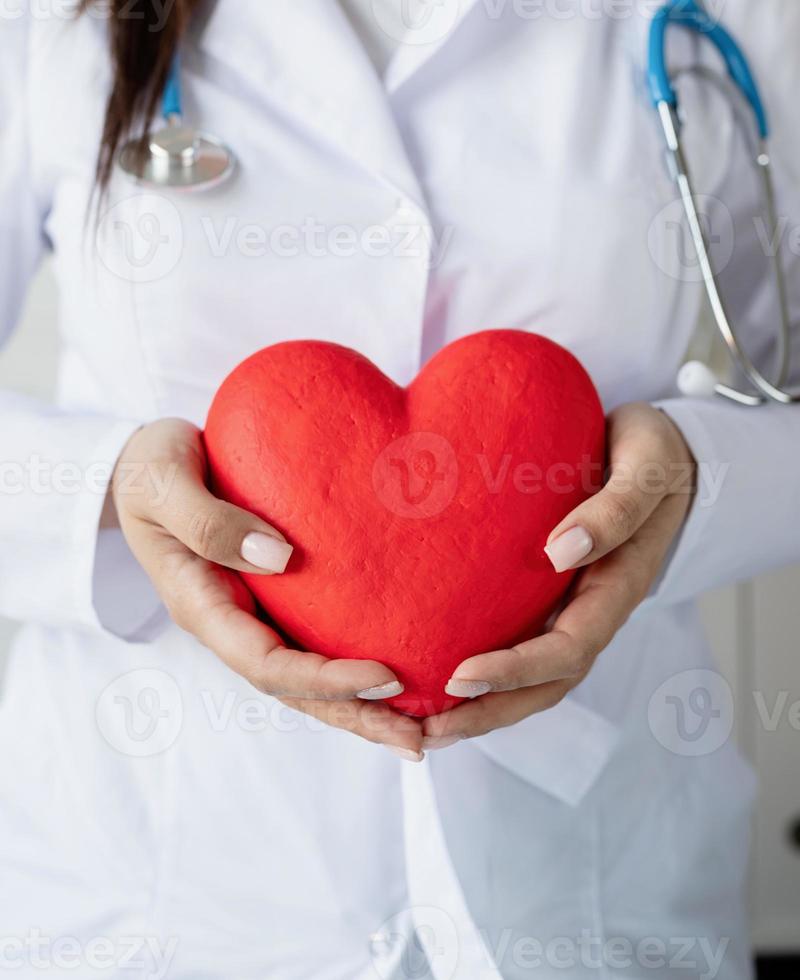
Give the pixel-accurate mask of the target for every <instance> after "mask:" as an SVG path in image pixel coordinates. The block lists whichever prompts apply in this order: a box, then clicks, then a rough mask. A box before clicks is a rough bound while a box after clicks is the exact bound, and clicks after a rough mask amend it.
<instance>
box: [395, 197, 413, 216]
mask: <svg viewBox="0 0 800 980" xmlns="http://www.w3.org/2000/svg"><path fill="white" fill-rule="evenodd" d="M416 213H417V209H416V208H415V207H414V205H413V204H411V203H410V202H409V201H407V200H406V199H405V198H404V197H398V199H397V204H396V208H395V214H396V215H397V217H398V218H413V217H414V215H415V214H416Z"/></svg>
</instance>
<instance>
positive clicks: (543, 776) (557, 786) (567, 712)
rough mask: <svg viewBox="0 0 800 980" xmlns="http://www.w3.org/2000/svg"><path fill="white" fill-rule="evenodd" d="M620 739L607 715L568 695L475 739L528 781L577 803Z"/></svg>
mask: <svg viewBox="0 0 800 980" xmlns="http://www.w3.org/2000/svg"><path fill="white" fill-rule="evenodd" d="M618 740H619V731H618V729H617V727H616V726H615V725H613V724H612V723H611V722H610V721H608V720H607V719H606V718H604V717H602V715H599V714H598V713H597V712H595V711H592V710H591V709H590V708H587V707H585V706H584V705H582V704H581V703H580V702H579V701H577V700H576V699H575V698H574V697H566V698H564V700H563V701H561V703H560V704H558V705H556V706H555V707H554V708H550V709H549V710H548V711H543V712H539V713H537V714H534V715H529V716H528V717H527V718H525V719H523V720H522V721H520V722H518V723H517V724H516V725H513V726H510V727H508V728H498V729H496V730H495V731H493V732H490V733H489V734H488V735H483V736H481V737H480V738H478V739H475V741H474V744H475V745H476V746H477V747H478V748H479V749H480V750H481V752H483V753H484V754H485V755H486V756H488V757H489V758H490V759H491V760H492V761H493V762H495V763H497V765H499V766H502V767H503V768H505V769H507V770H509V771H510V772H512V773H514V775H515V776H518V777H519V778H520V779H523V780H524V781H525V782H526V783H529V784H531V785H532V786H535V787H537V788H538V789H541V790H543V791H544V792H546V793H548V794H550V795H551V796H554V797H555V798H556V799H558V800H560V801H561V802H562V803H566V804H568V805H569V806H577V805H578V804H579V803H580V802H581V800H582V799H583V798H584V796H585V795H586V794H587V793H588V792H589V790H590V789H591V788H592V786H593V785H594V784H595V782H596V780H597V778H598V777H599V775H600V773H601V772H602V771H603V769H604V768H605V766H606V763H607V762H608V760H609V759H610V757H611V755H612V753H613V752H614V748H615V747H616V745H617V742H618Z"/></svg>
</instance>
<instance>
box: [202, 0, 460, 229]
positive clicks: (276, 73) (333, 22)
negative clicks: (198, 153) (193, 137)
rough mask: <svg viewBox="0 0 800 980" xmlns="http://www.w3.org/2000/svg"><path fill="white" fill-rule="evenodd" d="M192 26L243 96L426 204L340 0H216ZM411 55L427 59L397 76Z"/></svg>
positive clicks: (207, 52) (204, 53)
mask: <svg viewBox="0 0 800 980" xmlns="http://www.w3.org/2000/svg"><path fill="white" fill-rule="evenodd" d="M448 2H449V0H448ZM464 2H467V0H464ZM192 32H193V35H194V39H195V42H196V46H197V49H198V50H199V53H200V55H201V57H210V58H211V59H213V60H214V61H217V62H218V63H219V64H220V65H222V66H224V68H225V70H226V71H229V72H230V73H231V78H232V81H233V84H237V85H238V86H240V88H241V97H242V99H243V100H244V101H246V102H252V103H253V105H254V106H256V105H258V104H259V103H262V104H265V105H268V106H269V107H270V108H271V109H272V111H274V112H279V113H281V114H284V115H285V117H286V120H287V123H286V124H287V126H292V127H304V128H305V127H307V128H309V129H310V130H312V132H313V133H314V134H315V135H316V136H317V137H321V138H322V139H323V140H325V141H327V142H329V143H331V144H332V145H333V146H334V147H335V148H336V150H338V151H339V152H341V153H343V154H346V155H347V156H349V157H350V158H352V159H354V160H355V161H357V162H358V164H359V165H361V166H363V167H365V168H366V169H368V170H370V171H371V172H372V173H374V174H375V175H376V176H377V177H378V178H379V179H381V180H383V181H384V182H386V183H387V184H388V185H390V186H391V187H392V188H394V189H395V190H396V191H399V192H400V194H402V195H403V196H404V197H406V198H408V199H410V200H411V201H412V202H413V203H414V204H415V205H416V206H417V207H419V208H421V209H422V210H423V211H424V210H425V201H424V196H423V194H422V191H421V189H420V186H419V182H418V181H417V179H416V176H415V174H414V170H413V168H412V166H411V164H410V162H409V160H408V156H407V154H406V151H405V148H404V146H403V142H402V139H401V136H400V133H399V132H398V129H397V125H396V122H395V119H394V117H393V115H392V111H391V106H390V105H389V101H388V97H387V92H386V89H385V88H384V85H383V82H382V80H381V79H380V78H379V76H378V74H377V73H376V71H375V68H374V66H373V65H372V62H371V61H370V60H369V57H368V55H367V53H366V51H365V50H364V47H363V44H362V43H361V41H360V39H359V38H358V36H357V35H356V33H355V31H354V30H353V28H352V27H351V25H350V22H349V21H348V19H347V16H346V15H345V13H344V11H343V10H342V8H341V6H340V5H339V4H338V3H334V2H332V0H303V2H302V3H298V2H297V0H264V2H259V3H254V4H248V5H246V6H244V5H242V4H241V3H240V2H239V0H217V2H216V4H215V5H214V7H213V8H212V9H211V11H210V13H209V14H208V15H207V16H206V17H205V18H204V19H200V18H198V21H197V22H196V23H195V24H194V25H193V28H192ZM192 47H193V45H191V44H190V45H189V46H188V48H189V50H188V51H187V57H186V63H187V68H188V69H189V70H191V67H192V66H191V54H192V50H191V49H192ZM430 53H431V51H430V50H428V51H427V55H428V56H429V55H430ZM412 61H413V62H414V63H415V64H416V63H421V62H420V61H419V56H413V57H412V55H409V56H408V59H406V58H405V57H404V58H403V59H402V63H401V64H400V65H399V67H398V68H397V69H396V71H397V72H398V77H400V74H402V75H403V76H404V77H407V75H408V71H409V70H410V69H411V63H412ZM406 62H407V63H406ZM201 67H202V66H201ZM201 111H202V110H201ZM198 123H199V124H200V125H202V119H200V120H199V121H198ZM253 125H257V122H256V120H255V119H254V120H253ZM234 150H235V146H234Z"/></svg>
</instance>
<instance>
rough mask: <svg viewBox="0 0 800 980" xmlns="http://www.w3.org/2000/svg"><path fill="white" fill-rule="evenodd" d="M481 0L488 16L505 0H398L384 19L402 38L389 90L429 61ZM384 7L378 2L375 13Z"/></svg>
mask: <svg viewBox="0 0 800 980" xmlns="http://www.w3.org/2000/svg"><path fill="white" fill-rule="evenodd" d="M479 2H480V3H481V6H482V7H483V8H484V9H485V12H486V14H487V16H489V15H491V11H492V10H493V9H495V8H497V9H502V5H503V0H397V4H396V10H395V11H394V12H393V14H392V15H391V17H389V16H388V15H383V16H384V19H385V20H386V23H384V22H383V20H381V27H383V29H384V30H386V31H387V33H389V35H390V36H394V37H397V38H398V39H401V40H402V43H401V44H400V45H399V47H398V48H397V51H396V52H395V55H394V58H393V59H392V61H391V63H390V64H389V67H388V69H387V72H386V79H385V85H386V89H387V91H388V92H390V93H392V92H395V91H396V90H397V89H398V88H400V86H401V85H403V84H404V83H405V82H406V81H408V79H409V78H411V77H412V75H414V74H415V73H416V72H418V71H419V70H420V68H422V66H423V65H425V64H426V63H427V62H428V61H430V59H431V58H432V57H433V56H434V55H435V54H436V53H437V52H438V51H439V49H440V48H441V47H442V46H443V45H444V44H446V43H447V42H448V41H449V40H450V38H451V37H452V36H453V35H454V34H455V32H456V31H457V30H458V28H459V26H460V24H461V22H462V21H463V20H464V18H465V17H466V15H467V14H468V13H469V12H470V11H471V10H472V8H473V7H474V6H476V4H478V3H479ZM381 9H382V8H380V7H379V5H376V16H378V15H379V14H380V10H381Z"/></svg>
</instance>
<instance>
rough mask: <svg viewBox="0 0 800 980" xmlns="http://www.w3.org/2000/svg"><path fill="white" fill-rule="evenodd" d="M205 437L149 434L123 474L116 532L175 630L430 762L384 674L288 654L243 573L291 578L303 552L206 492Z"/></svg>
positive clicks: (291, 702) (159, 426)
mask: <svg viewBox="0 0 800 980" xmlns="http://www.w3.org/2000/svg"><path fill="white" fill-rule="evenodd" d="M206 478H207V465H206V458H205V451H204V447H203V441H202V436H201V433H200V430H199V429H197V428H196V427H195V426H193V425H191V424H190V423H189V422H185V421H182V420H180V419H164V420H161V421H158V422H153V423H151V424H149V425H146V426H144V427H143V428H141V429H139V430H138V431H137V432H136V433H135V434H134V435H133V436H132V437H131V439H130V440H129V441H128V444H127V445H126V446H125V448H124V450H123V452H122V454H121V456H120V458H119V460H118V461H117V465H116V468H115V471H114V476H113V478H112V483H111V493H110V499H109V501H108V506H107V508H106V514H105V515H104V523H105V524H106V525H108V524H118V525H119V527H120V528H121V529H122V533H123V534H124V535H125V538H126V540H127V542H128V545H129V547H130V549H131V551H132V552H133V554H134V555H135V556H136V558H137V560H138V561H139V563H140V564H141V565H142V567H143V568H144V570H145V571H146V572H147V574H148V575H149V577H150V579H151V580H152V581H153V584H154V585H155V587H156V589H157V591H158V593H159V595H160V596H161V598H162V599H163V601H164V604H165V605H166V607H167V610H168V611H169V613H170V615H171V616H172V618H173V620H174V621H175V622H176V623H177V624H178V626H180V627H181V628H182V629H184V630H186V631H187V632H189V633H192V634H194V636H196V637H197V639H198V640H199V641H200V642H201V643H202V644H203V645H204V646H206V647H208V648H209V649H210V650H212V651H213V652H214V653H215V654H216V655H217V656H218V657H220V659H221V660H223V661H224V662H225V663H226V664H227V665H228V666H229V667H230V668H231V669H232V670H235V671H236V673H238V674H241V676H242V677H244V678H245V679H246V680H248V681H249V682H250V683H251V684H252V685H253V686H254V687H256V688H257V689H258V690H259V691H262V692H263V693H265V694H270V695H272V696H273V697H276V698H278V699H279V700H280V701H282V702H283V703H284V704H286V705H288V706H289V707H291V708H295V709H296V710H298V711H301V712H304V713H306V714H308V715H312V716H313V717H315V718H317V719H320V720H321V721H323V722H326V723H327V724H330V725H333V726H335V727H337V728H344V729H346V730H348V731H350V732H353V733H354V734H356V735H360V736H362V737H363V738H366V739H368V740H369V741H372V742H378V743H381V744H384V745H387V746H389V747H390V748H393V749H395V750H396V751H397V752H398V754H400V755H402V756H403V757H404V758H409V759H411V758H413V759H419V758H421V745H422V726H421V724H420V722H419V721H416V720H414V719H412V718H408V717H406V716H404V715H401V714H399V713H398V712H396V711H393V710H392V709H391V708H389V707H388V706H387V705H382V704H379V703H376V702H378V701H380V700H382V699H384V698H388V697H392V696H394V695H396V694H399V693H400V691H401V690H402V686H401V685H400V683H399V681H398V680H397V678H396V677H395V675H394V674H393V673H392V672H391V671H390V670H389V669H388V668H387V667H384V666H383V665H382V664H379V663H377V662H375V661H370V660H332V659H329V658H327V657H323V656H321V655H320V654H317V653H307V652H300V651H298V650H290V649H287V648H286V647H285V646H284V644H283V641H282V640H281V638H280V637H279V636H278V634H277V633H275V632H274V631H273V630H271V629H270V628H269V627H268V626H267V625H265V624H264V623H263V622H261V621H260V620H259V619H258V618H257V617H256V615H255V612H256V607H255V602H254V600H253V597H252V595H251V594H250V592H249V591H248V590H247V589H246V587H245V585H244V583H243V582H242V580H241V579H240V578H239V576H238V575H237V574H236V573H237V572H249V573H251V574H254V575H279V574H281V573H282V572H283V571H284V569H285V568H286V565H287V562H288V560H289V557H290V555H291V552H292V548H291V545H290V544H288V543H287V542H286V539H285V538H284V537H283V535H282V534H280V533H279V532H278V531H276V530H275V528H273V527H270V526H269V524H266V523H265V522H264V521H262V520H260V519H259V518H258V517H255V516H254V515H253V514H250V513H248V512H247V511H245V510H242V509H241V508H239V507H235V506H234V505H233V504H229V503H226V502H225V501H223V500H219V499H218V498H217V497H215V496H213V494H212V493H211V492H210V491H209V490H208V488H207V487H206Z"/></svg>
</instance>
